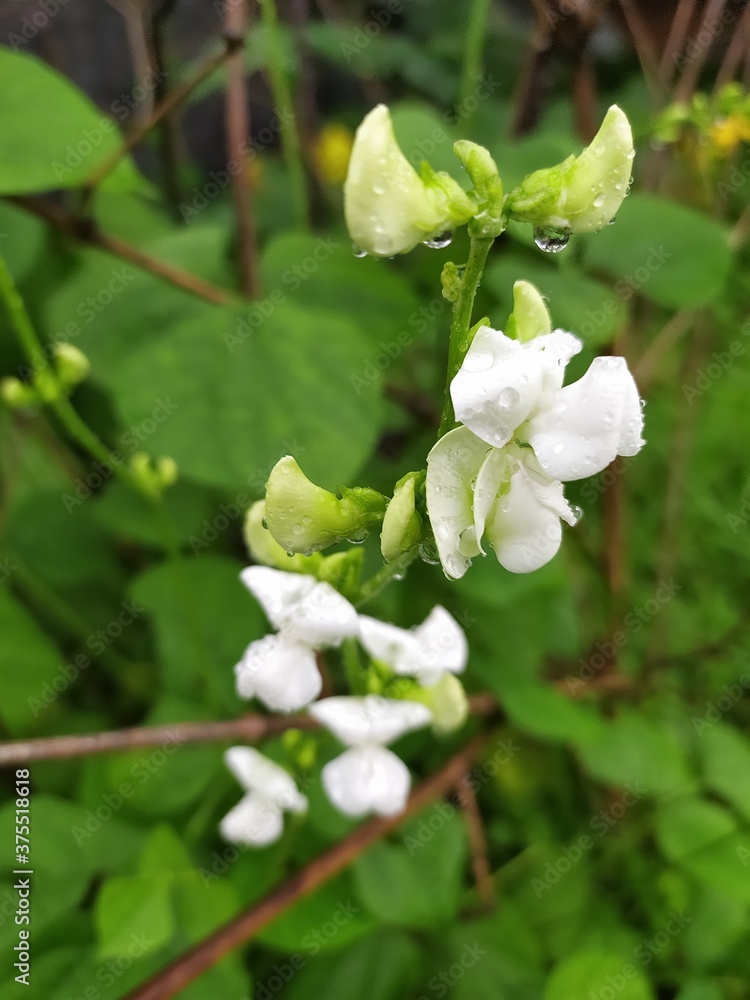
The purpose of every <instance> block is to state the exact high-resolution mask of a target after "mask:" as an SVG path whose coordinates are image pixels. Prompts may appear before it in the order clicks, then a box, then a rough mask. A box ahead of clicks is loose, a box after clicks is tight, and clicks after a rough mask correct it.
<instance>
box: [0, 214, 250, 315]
mask: <svg viewBox="0 0 750 1000" xmlns="http://www.w3.org/2000/svg"><path fill="white" fill-rule="evenodd" d="M9 200H10V201H12V202H13V203H14V204H15V205H18V206H19V208H23V209H25V210H26V211H27V212H31V213H32V214H33V215H36V216H38V217H39V218H40V219H44V221H45V222H48V223H49V224H50V225H51V226H54V227H55V228H56V229H60V230H62V231H63V232H65V233H68V234H69V235H70V236H73V237H75V239H77V240H80V241H81V242H82V243H87V244H89V245H90V246H95V247H98V248H99V249H100V250H104V251H106V252H107V253H111V254H113V255H114V256H115V257H120V258H121V259H122V260H127V261H128V262H129V263H131V264H135V265H136V266H137V267H141V268H143V270H144V271H149V272H150V273H151V274H155V275H156V276H157V277H158V278H163V279H164V281H168V282H169V283H170V284H171V285H176V287H177V288H182V289H184V290H185V291H187V292H190V293H191V294H192V295H197V296H198V298H200V299H206V300H207V301H208V302H213V303H214V304H215V305H220V306H222V305H229V304H231V303H232V302H234V301H235V298H234V296H233V295H232V294H231V293H230V292H228V291H226V290H225V289H224V288H220V287H219V286H218V285H212V284H211V283H210V282H208V281H204V280H203V278H199V277H197V275H195V274H190V273H188V272H187V271H183V270H182V269H181V268H179V267H175V266H174V265H173V264H169V263H167V262H166V261H164V260H157V258H156V257H150V256H149V255H148V254H145V253H143V251H142V250H139V249H138V248H137V247H134V246H132V245H131V244H130V243H126V242H125V241H124V240H121V239H118V237H116V236H107V235H106V234H105V233H102V232H100V230H99V229H98V228H97V227H96V225H95V224H94V223H93V222H90V221H88V220H84V219H78V218H76V217H75V216H73V215H68V213H66V212H64V211H62V210H61V209H59V208H57V207H56V206H55V205H52V204H51V203H50V202H47V201H41V200H39V199H36V198H27V197H13V198H11V199H9Z"/></svg>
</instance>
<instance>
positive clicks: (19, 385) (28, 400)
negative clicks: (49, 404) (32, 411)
mask: <svg viewBox="0 0 750 1000" xmlns="http://www.w3.org/2000/svg"><path fill="white" fill-rule="evenodd" d="M0 396H2V399H3V402H4V403H5V405H6V406H9V407H10V408H11V409H12V410H21V409H24V408H28V407H31V406H38V405H39V401H40V400H39V396H38V395H37V394H36V392H34V390H33V388H32V387H31V386H30V385H26V383H25V382H21V380H20V379H17V378H14V377H13V376H12V375H9V376H8V377H7V378H4V379H0Z"/></svg>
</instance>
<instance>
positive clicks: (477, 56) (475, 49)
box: [459, 0, 490, 120]
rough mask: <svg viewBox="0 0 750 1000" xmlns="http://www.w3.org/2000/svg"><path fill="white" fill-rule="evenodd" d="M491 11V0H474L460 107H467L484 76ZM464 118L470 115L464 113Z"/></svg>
mask: <svg viewBox="0 0 750 1000" xmlns="http://www.w3.org/2000/svg"><path fill="white" fill-rule="evenodd" d="M489 11H490V0H472V4H471V10H470V11H469V24H468V27H467V29H466V41H465V43H464V62H463V70H462V73H461V91H460V93H459V100H460V107H462V108H463V107H465V104H466V101H467V99H468V98H469V97H471V93H472V91H473V90H474V88H475V87H476V86H477V85H478V83H479V81H480V79H481V76H482V52H483V50H484V39H485V35H486V34H487V16H488V14H489ZM463 117H464V120H465V119H466V118H467V117H468V115H467V114H464V116H463Z"/></svg>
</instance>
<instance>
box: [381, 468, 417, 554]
mask: <svg viewBox="0 0 750 1000" xmlns="http://www.w3.org/2000/svg"><path fill="white" fill-rule="evenodd" d="M422 476H423V477H424V473H422ZM418 478H419V473H417V472H410V473H409V474H408V475H406V476H404V477H403V479H400V480H399V481H398V482H397V483H396V487H395V489H394V491H393V499H392V500H390V501H389V503H388V506H387V508H386V511H385V517H384V518H383V530H382V533H381V535H380V551H381V552H382V553H383V558H384V559H385V561H386V562H391V560H393V559H395V558H396V557H397V556H400V555H402V554H403V553H404V552H408V551H409V549H412V548H414V546H415V545H417V544H418V542H419V539H420V537H421V534H422V518H421V517H420V516H419V514H418V513H417V508H416V498H415V487H416V483H417V479H418Z"/></svg>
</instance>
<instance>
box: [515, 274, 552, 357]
mask: <svg viewBox="0 0 750 1000" xmlns="http://www.w3.org/2000/svg"><path fill="white" fill-rule="evenodd" d="M551 332H552V320H551V319H550V314H549V312H548V310H547V306H546V303H545V301H544V299H543V298H542V296H541V294H540V293H539V291H538V290H537V289H536V288H535V287H534V285H532V284H531V282H530V281H517V282H516V283H515V285H513V312H512V313H511V314H510V318H509V319H508V323H507V326H506V329H505V334H506V336H508V337H515V338H516V340H520V341H521V342H522V343H525V342H526V341H527V340H533V339H534V337H541V336H543V335H544V334H546V333H551Z"/></svg>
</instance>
